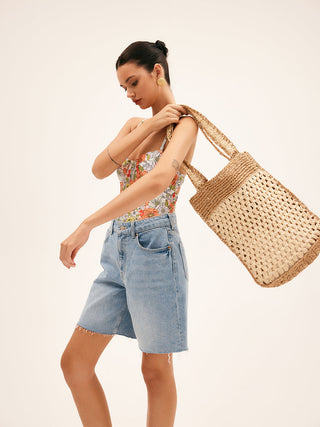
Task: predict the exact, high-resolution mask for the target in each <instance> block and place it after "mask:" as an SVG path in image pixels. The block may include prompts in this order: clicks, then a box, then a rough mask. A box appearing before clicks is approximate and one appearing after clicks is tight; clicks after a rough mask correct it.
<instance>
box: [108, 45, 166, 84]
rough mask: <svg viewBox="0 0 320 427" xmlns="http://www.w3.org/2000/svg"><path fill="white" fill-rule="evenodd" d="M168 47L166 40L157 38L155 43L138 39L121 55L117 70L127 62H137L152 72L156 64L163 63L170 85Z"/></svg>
mask: <svg viewBox="0 0 320 427" xmlns="http://www.w3.org/2000/svg"><path fill="white" fill-rule="evenodd" d="M167 54H168V49H167V47H166V45H165V43H164V42H162V41H161V40H157V41H156V42H155V43H152V42H147V41H138V42H134V43H131V44H130V45H129V46H128V47H127V48H126V49H125V50H124V51H123V52H122V53H121V55H120V56H119V58H118V59H117V62H116V70H117V69H118V68H119V67H120V66H121V65H123V64H126V63H127V62H135V63H136V64H137V65H138V66H142V67H144V68H145V69H146V70H147V71H149V72H150V73H151V71H153V67H154V64H157V63H158V64H161V65H162V67H163V69H164V75H165V79H166V81H167V82H168V84H169V86H170V76H169V67H168V62H167Z"/></svg>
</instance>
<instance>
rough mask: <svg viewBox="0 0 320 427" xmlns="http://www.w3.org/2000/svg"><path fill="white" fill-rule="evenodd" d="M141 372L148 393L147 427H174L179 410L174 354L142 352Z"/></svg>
mask: <svg viewBox="0 0 320 427" xmlns="http://www.w3.org/2000/svg"><path fill="white" fill-rule="evenodd" d="M170 359H171V360H170ZM141 371H142V374H143V378H144V381H145V383H146V386H147V391H148V413H147V427H172V426H173V425H174V418H175V414H176V408H177V390H176V384H175V379H174V372H173V362H172V353H164V354H157V353H145V352H142V365H141Z"/></svg>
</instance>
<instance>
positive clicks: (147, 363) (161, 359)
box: [141, 353, 173, 384]
mask: <svg viewBox="0 0 320 427" xmlns="http://www.w3.org/2000/svg"><path fill="white" fill-rule="evenodd" d="M141 372H142V375H143V378H144V381H145V382H146V383H147V384H148V383H154V382H158V381H163V380H164V379H166V378H168V376H172V375H173V363H172V353H168V354H156V353H143V359H142V364H141Z"/></svg>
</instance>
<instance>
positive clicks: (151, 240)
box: [136, 227, 171, 252]
mask: <svg viewBox="0 0 320 427" xmlns="http://www.w3.org/2000/svg"><path fill="white" fill-rule="evenodd" d="M136 242H137V245H138V246H139V248H140V249H143V250H144V251H147V252H163V251H168V250H169V249H170V247H171V246H170V242H169V238H168V231H167V228H165V227H157V228H151V229H150V230H145V231H140V232H139V233H137V235H136Z"/></svg>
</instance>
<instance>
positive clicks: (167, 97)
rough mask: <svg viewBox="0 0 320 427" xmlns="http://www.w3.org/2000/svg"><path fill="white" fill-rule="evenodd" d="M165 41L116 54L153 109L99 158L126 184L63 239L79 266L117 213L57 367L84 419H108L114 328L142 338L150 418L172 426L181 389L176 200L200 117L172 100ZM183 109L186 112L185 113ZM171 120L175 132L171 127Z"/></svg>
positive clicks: (70, 261)
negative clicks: (104, 382)
mask: <svg viewBox="0 0 320 427" xmlns="http://www.w3.org/2000/svg"><path fill="white" fill-rule="evenodd" d="M167 52H168V50H167V48H166V46H165V44H164V43H163V42H161V41H159V40H157V41H156V43H151V42H143V41H138V42H135V43H132V44H131V45H129V46H128V47H127V48H126V49H125V50H124V52H123V53H122V54H121V55H120V57H119V58H118V60H117V63H116V71H117V77H118V80H119V82H120V86H121V87H122V88H123V89H124V90H125V92H127V97H128V98H130V99H131V100H132V101H133V102H136V104H137V105H139V107H140V108H142V109H144V110H145V109H147V108H149V107H151V108H152V117H151V118H148V119H142V118H141V117H133V118H131V119H129V120H128V121H127V122H126V123H125V124H124V126H123V128H122V129H121V130H120V132H119V133H118V135H117V136H116V138H115V139H114V140H113V141H112V142H111V143H110V144H109V145H108V146H107V147H106V149H105V150H103V151H102V152H101V153H100V154H99V155H98V156H97V158H96V159H95V162H94V164H93V167H92V172H93V174H94V175H95V177H96V178H98V179H103V178H106V177H107V176H109V175H111V174H112V173H113V172H114V171H116V172H117V175H118V178H119V180H120V190H121V191H120V194H119V195H118V196H117V197H115V198H114V199H113V200H111V202H109V203H107V204H106V205H105V206H104V207H102V208H101V209H99V210H98V211H97V212H95V213H94V214H93V215H91V216H89V217H88V218H86V219H85V220H84V221H83V222H82V223H81V224H80V226H79V227H78V228H77V229H76V230H75V231H74V233H72V234H71V235H70V236H69V237H68V238H67V239H66V240H64V241H63V242H62V243H61V252H60V260H61V261H62V263H63V264H64V265H65V266H66V267H67V268H70V267H74V266H75V265H76V264H75V262H74V258H75V255H76V254H77V252H78V251H79V249H80V248H81V247H82V246H83V245H84V244H85V243H86V242H87V240H88V238H89V234H90V231H91V230H92V229H93V228H94V227H97V226H99V225H101V224H104V223H105V222H107V221H111V225H110V226H109V228H108V230H107V232H106V235H105V240H104V243H103V249H102V254H101V261H100V262H101V265H102V267H103V271H102V272H101V273H100V274H99V276H98V277H97V278H96V279H95V281H94V282H93V284H92V287H91V290H90V292H89V295H88V299H87V301H86V304H85V306H84V308H83V311H82V313H81V316H80V319H79V321H78V323H77V325H76V327H75V330H74V332H73V334H72V336H71V339H70V341H69V343H68V345H67V347H66V349H65V351H64V352H63V355H62V357H61V368H62V370H63V374H64V377H65V379H66V382H67V384H68V386H69V387H70V389H71V392H72V395H73V398H74V401H75V404H76V406H77V409H78V412H79V415H80V418H81V420H82V423H83V425H84V426H90V427H91V426H99V427H100V426H111V425H112V424H111V418H110V413H109V408H108V404H107V401H106V398H105V395H104V392H103V389H102V387H101V385H100V383H99V381H98V378H97V376H96V374H95V365H96V363H97V361H98V359H99V357H100V355H101V353H102V352H103V350H104V349H105V347H106V346H107V345H108V344H109V342H110V340H111V338H112V337H113V336H114V335H115V334H118V335H124V336H127V337H130V338H136V339H137V341H138V345H139V348H140V349H141V351H142V368H141V370H142V373H143V378H144V380H145V383H146V387H147V392H148V413H147V426H148V427H152V426H160V425H161V426H163V427H169V426H173V424H174V418H175V412H176V404H177V395H176V386H175V380H174V373H173V364H172V357H171V356H172V353H173V352H179V351H186V350H188V345H187V295H188V268H187V262H186V257H185V252H184V247H183V243H182V241H181V237H180V234H179V230H178V228H177V220H176V214H175V205H176V202H177V196H178V193H179V190H180V188H181V185H182V183H183V181H184V178H185V174H183V169H182V162H183V160H184V159H186V160H188V161H189V162H191V160H192V156H193V153H194V149H195V144H196V139H197V132H198V126H197V124H196V122H195V120H193V118H192V117H190V116H187V115H186V111H185V110H184V108H183V107H182V106H181V105H178V104H176V103H175V100H174V97H173V93H172V91H171V88H170V78H169V71H168V63H167V59H166V56H167ZM183 115H185V116H184V117H181V116H183ZM171 123H173V124H174V125H175V128H174V131H173V134H172V138H171V139H170V142H169V141H167V139H166V128H167V126H168V125H170V124H171Z"/></svg>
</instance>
